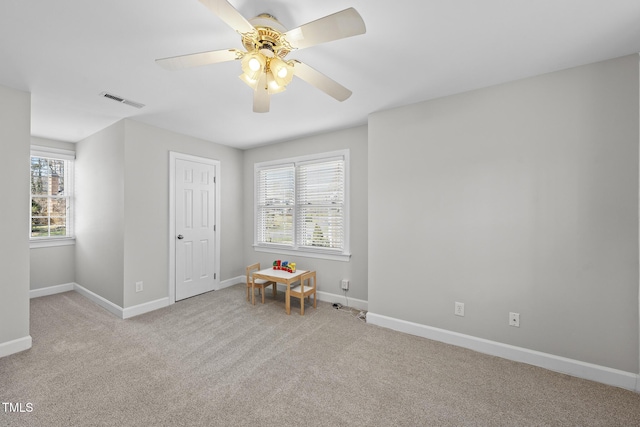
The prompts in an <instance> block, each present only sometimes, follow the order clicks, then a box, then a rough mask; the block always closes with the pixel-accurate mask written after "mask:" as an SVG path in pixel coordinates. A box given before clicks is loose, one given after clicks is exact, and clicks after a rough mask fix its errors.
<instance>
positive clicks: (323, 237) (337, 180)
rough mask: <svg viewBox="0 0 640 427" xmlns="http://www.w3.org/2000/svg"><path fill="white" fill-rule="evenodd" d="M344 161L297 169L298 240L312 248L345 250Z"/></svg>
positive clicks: (311, 163) (338, 160)
mask: <svg viewBox="0 0 640 427" xmlns="http://www.w3.org/2000/svg"><path fill="white" fill-rule="evenodd" d="M344 181H345V180H344V159H343V158H341V157H340V158H335V159H330V160H324V161H319V162H309V163H301V164H300V165H299V166H298V168H297V189H298V191H297V215H296V217H297V218H296V220H297V230H298V234H297V240H298V245H299V246H302V247H312V248H331V249H343V247H344Z"/></svg>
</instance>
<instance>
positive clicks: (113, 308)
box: [73, 283, 124, 319]
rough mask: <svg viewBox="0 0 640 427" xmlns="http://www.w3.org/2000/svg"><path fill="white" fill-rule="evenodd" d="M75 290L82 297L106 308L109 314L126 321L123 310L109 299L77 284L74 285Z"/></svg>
mask: <svg viewBox="0 0 640 427" xmlns="http://www.w3.org/2000/svg"><path fill="white" fill-rule="evenodd" d="M73 290H74V291H76V292H77V293H79V294H80V295H82V296H83V297H85V298H87V299H89V300H91V301H93V302H94V303H96V304H98V305H99V306H100V307H102V308H104V309H105V310H107V311H108V312H110V313H112V314H115V315H116V316H118V317H119V318H121V319H124V317H123V315H124V313H123V309H122V307H120V306H119V305H117V304H114V303H112V302H111V301H109V300H108V299H106V298H103V297H101V296H100V295H98V294H96V293H94V292H92V291H90V290H89V289H87V288H85V287H83V286H80V285H78V284H77V283H75V284H74V287H73Z"/></svg>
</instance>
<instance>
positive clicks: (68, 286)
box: [29, 283, 76, 298]
mask: <svg viewBox="0 0 640 427" xmlns="http://www.w3.org/2000/svg"><path fill="white" fill-rule="evenodd" d="M75 286H76V284H75V283H65V284H63V285H55V286H49V287H46V288H39V289H31V290H30V291H29V298H39V297H46V296H47V295H55V294H61V293H63V292H69V291H73V290H75Z"/></svg>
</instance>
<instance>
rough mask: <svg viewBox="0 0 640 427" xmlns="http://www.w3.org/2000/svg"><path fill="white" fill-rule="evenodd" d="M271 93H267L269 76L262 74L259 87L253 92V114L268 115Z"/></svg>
mask: <svg viewBox="0 0 640 427" xmlns="http://www.w3.org/2000/svg"><path fill="white" fill-rule="evenodd" d="M269 101H270V99H269V92H268V91H267V75H266V74H265V73H262V75H261V76H260V78H259V79H258V85H257V86H256V89H255V90H254V91H253V112H254V113H268V112H269Z"/></svg>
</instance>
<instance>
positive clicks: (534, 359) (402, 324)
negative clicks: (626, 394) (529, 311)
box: [367, 312, 640, 393]
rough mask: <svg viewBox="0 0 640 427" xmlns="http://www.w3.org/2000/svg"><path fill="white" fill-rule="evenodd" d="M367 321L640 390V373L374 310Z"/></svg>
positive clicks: (557, 370) (565, 372)
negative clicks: (391, 315)
mask: <svg viewBox="0 0 640 427" xmlns="http://www.w3.org/2000/svg"><path fill="white" fill-rule="evenodd" d="M367 323H370V324H372V325H377V326H382V327H384V328H389V329H393V330H395V331H400V332H404V333H407V334H411V335H416V336H419V337H423V338H428V339H431V340H435V341H440V342H444V343H447V344H453V345H456V346H459V347H464V348H468V349H471V350H475V351H478V352H480V353H485V354H490V355H492V356H498V357H502V358H504V359H509V360H513V361H516V362H522V363H527V364H529V365H534V366H539V367H541V368H545V369H549V370H551V371H555V372H560V373H563V374H567V375H572V376H574V377H578V378H583V379H587V380H591V381H597V382H600V383H604V384H608V385H612V386H616V387H620V388H624V389H627V390H632V391H636V392H639V393H640V389H638V383H639V377H640V375H638V374H634V373H631V372H626V371H621V370H618V369H612V368H608V367H606V366H600V365H595V364H592V363H587V362H582V361H580V360H574V359H569V358H566V357H562V356H556V355H553V354H549V353H542V352H539V351H535V350H529V349H526V348H522V347H516V346H512V345H509V344H503V343H499V342H496V341H490V340H486V339H483V338H477V337H474V336H471V335H464V334H460V333H457V332H452V331H447V330H445V329H439V328H434V327H431V326H426V325H421V324H418V323H413V322H408V321H406V320H401V319H395V318H393V317H387V316H383V315H381V314H376V313H371V312H369V313H367Z"/></svg>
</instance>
